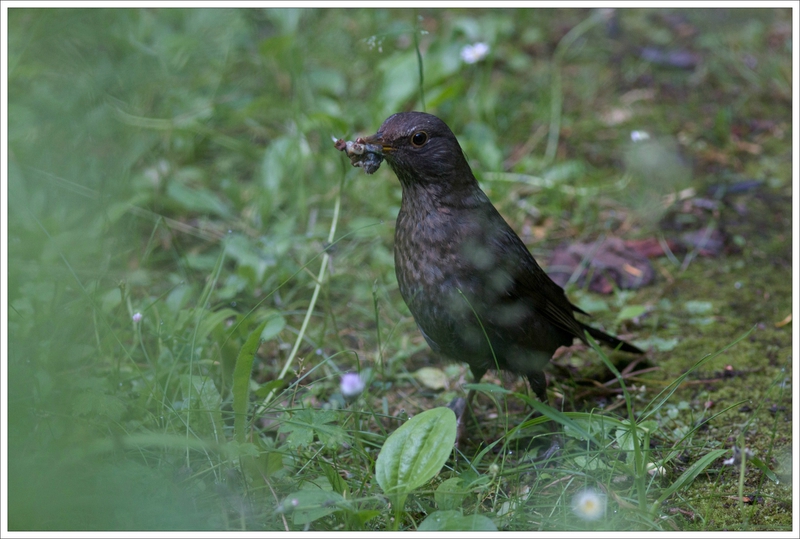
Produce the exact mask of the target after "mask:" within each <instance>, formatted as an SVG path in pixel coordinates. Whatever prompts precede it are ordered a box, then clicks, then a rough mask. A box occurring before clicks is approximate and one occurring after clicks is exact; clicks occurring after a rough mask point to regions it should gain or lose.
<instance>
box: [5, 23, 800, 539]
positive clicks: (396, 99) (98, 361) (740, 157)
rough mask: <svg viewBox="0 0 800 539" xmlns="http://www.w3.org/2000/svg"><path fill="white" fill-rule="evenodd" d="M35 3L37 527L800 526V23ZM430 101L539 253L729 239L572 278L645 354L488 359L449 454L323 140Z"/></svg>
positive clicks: (18, 519)
mask: <svg viewBox="0 0 800 539" xmlns="http://www.w3.org/2000/svg"><path fill="white" fill-rule="evenodd" d="M8 13H9V20H8V28H9V36H8V40H9V54H8V58H9V72H8V88H9V107H8V111H7V114H8V124H9V130H8V131H9V137H8V138H9V140H8V155H9V163H8V200H9V202H8V211H9V214H8V249H9V261H8V283H9V286H8V294H9V297H8V299H7V301H8V307H9V308H8V313H9V316H8V336H9V350H8V361H7V364H8V377H7V380H8V462H9V466H8V470H9V477H8V500H7V503H8V519H9V520H8V523H9V528H10V529H11V530H145V529H163V530H186V529H198V530H231V531H238V530H304V529H308V530H414V529H423V530H447V529H449V530H452V529H475V530H491V529H498V530H537V531H551V530H567V531H575V530H598V529H602V530H666V531H670V530H691V531H695V530H741V531H753V530H778V531H787V530H791V529H792V517H793V515H792V510H791V499H792V485H791V467H792V457H791V448H792V442H793V441H792V439H791V422H792V398H791V393H792V390H791V387H792V384H793V380H792V357H791V343H792V333H791V332H792V324H793V323H796V321H794V322H790V321H788V320H786V318H787V316H788V315H790V313H791V309H792V283H791V274H792V273H791V272H792V266H791V265H792V257H791V241H792V231H791V227H790V225H791V204H792V202H791V198H792V179H791V165H792V155H791V140H792V136H793V133H792V125H791V106H792V100H791V98H792V92H791V73H792V68H791V52H792V51H791V47H792V25H791V12H790V11H788V10H780V9H761V10H742V9H736V10H722V9H715V10H699V9H694V10H684V9H679V10H639V9H630V10H619V11H616V12H614V11H607V10H606V11H593V10H583V9H569V10H499V9H497V10H449V9H448V10H419V11H415V10H409V9H402V10H400V9H394V10H389V9H379V10H369V9H347V10H333V9H332V10H322V9H273V10H251V9H247V10H244V9H237V10H234V9H214V10H203V9H196V10H191V9H186V10H183V9H11V10H9V12H8ZM478 42H483V43H486V44H487V45H488V46H489V49H488V55H486V56H485V57H482V58H479V56H480V53H479V51H478V50H477V49H475V50H473V58H472V59H475V60H477V61H475V62H473V63H468V62H466V61H465V60H463V59H462V58H461V56H460V53H461V51H462V49H463V48H464V47H465V46H469V45H474V44H475V43H478ZM422 108H424V109H425V110H427V111H428V112H432V113H435V114H437V115H438V116H440V117H442V118H443V119H444V120H445V121H446V122H447V123H448V124H449V125H450V126H451V127H452V129H453V130H454V132H455V133H456V135H457V136H458V137H459V140H460V142H461V143H462V146H463V147H464V149H465V151H466V153H467V155H468V157H469V159H470V162H471V164H472V166H473V169H474V170H475V172H476V175H477V176H478V178H479V180H480V181H481V183H482V185H483V187H484V188H485V190H486V192H487V194H488V195H489V196H490V197H491V198H492V200H493V201H494V202H495V204H496V205H497V207H498V209H499V210H500V211H501V213H503V215H504V216H505V217H506V218H507V219H508V220H509V222H510V223H511V224H512V225H513V227H514V228H515V229H516V230H517V231H519V232H520V235H521V237H522V238H523V240H525V241H526V243H528V245H529V246H530V248H531V250H532V252H533V253H534V254H535V255H536V256H537V258H538V259H539V260H540V262H541V263H542V264H543V265H544V266H546V265H547V261H548V258H549V256H550V255H551V253H552V252H553V251H554V250H555V249H556V248H557V247H558V246H559V244H562V243H564V242H579V241H580V242H591V241H594V240H596V239H598V238H603V237H621V238H624V239H642V240H645V239H653V240H659V241H660V243H659V241H656V243H658V244H660V245H667V244H668V245H672V246H675V245H677V244H676V243H668V242H678V243H679V242H680V238H681V237H684V238H685V237H686V236H687V234H688V235H691V234H694V236H695V237H696V236H698V234H699V235H700V236H704V237H706V238H712V239H715V240H718V242H719V248H718V249H705V250H704V249H701V248H700V247H698V245H697V242H694V243H692V242H691V241H690V242H689V244H688V247H686V248H685V249H684V250H681V249H673V248H671V249H668V250H667V252H666V255H664V256H660V257H657V258H654V259H653V260H652V263H653V265H654V267H655V275H656V280H655V281H654V282H653V283H652V284H651V285H649V286H646V287H644V288H640V289H638V290H622V289H615V290H614V291H613V292H612V294H610V295H605V296H603V295H598V294H595V293H592V292H590V291H589V290H588V289H585V288H581V287H579V286H577V285H576V284H571V285H570V286H569V287H568V292H569V295H570V297H571V298H572V299H573V300H574V301H575V302H576V303H577V304H578V305H580V306H581V307H582V308H584V309H585V310H587V311H589V312H592V313H593V318H594V320H593V323H595V324H598V325H602V326H603V327H605V328H606V329H608V330H610V331H613V332H617V333H619V334H621V335H622V336H623V337H624V338H630V339H632V340H633V341H634V342H635V343H637V344H638V345H640V346H643V347H649V348H650V350H651V351H650V353H649V354H648V357H647V360H646V361H645V362H644V363H641V364H638V365H634V366H633V367H632V368H630V369H628V368H626V367H627V365H626V363H625V362H626V361H630V360H631V358H630V357H628V356H625V355H624V354H619V355H618V354H614V353H608V352H607V351H605V352H604V351H601V350H595V349H593V348H590V347H586V346H579V345H576V346H575V347H573V348H572V349H570V351H568V352H566V353H564V354H561V355H559V356H558V357H557V358H555V359H554V364H555V365H554V366H553V367H552V368H551V369H550V374H552V377H551V380H552V382H551V389H550V393H551V396H552V399H551V400H552V403H551V404H553V406H554V407H552V408H551V407H550V406H546V405H544V404H542V403H539V402H538V401H537V400H536V399H535V398H533V397H532V396H529V395H528V394H527V391H526V388H525V384H524V381H523V380H517V379H513V378H498V377H496V376H495V377H492V376H487V377H486V378H485V379H484V381H483V383H481V384H477V385H475V386H471V387H475V388H477V389H478V392H479V393H478V397H477V399H476V402H475V405H474V409H475V416H477V419H478V424H477V425H476V424H475V422H474V421H473V420H472V419H471V418H468V419H467V421H468V423H467V425H466V428H465V429H464V431H465V432H464V433H462V435H461V436H462V437H461V441H460V443H459V444H458V446H457V448H453V445H452V433H453V431H454V429H455V425H454V418H453V416H452V414H450V412H449V411H447V410H444V409H442V408H441V407H442V406H444V405H446V404H447V403H448V402H450V400H451V399H452V398H453V397H456V396H463V395H464V390H463V387H462V386H463V385H464V384H466V383H469V382H471V381H472V380H471V379H470V376H469V373H468V370H467V369H466V368H465V367H464V366H463V365H460V364H443V363H441V362H440V361H439V360H438V359H437V358H436V357H434V356H433V355H432V354H431V352H430V351H429V349H428V348H427V345H426V344H425V342H424V340H423V338H422V336H421V335H420V334H419V332H418V331H417V329H416V326H415V324H414V322H413V319H412V318H411V317H410V315H409V313H408V310H407V309H406V307H405V305H404V303H403V301H402V299H401V298H400V295H399V293H398V290H397V285H396V280H395V277H394V267H393V258H392V234H393V223H394V218H395V215H396V213H397V209H398V206H399V200H400V198H399V194H400V185H399V183H398V182H397V181H396V179H395V178H394V176H393V174H392V173H391V171H390V170H389V168H388V167H382V168H381V170H380V171H378V172H377V173H376V174H375V175H372V176H367V175H365V174H364V173H363V171H361V170H360V169H354V168H352V167H351V166H350V164H349V162H348V161H347V159H346V157H345V156H344V155H343V154H341V153H340V152H338V151H336V150H335V149H334V147H333V143H332V141H331V137H332V136H335V137H337V138H338V137H343V138H346V139H353V138H354V137H355V136H357V135H360V134H371V133H373V132H374V131H375V130H376V129H377V127H378V126H379V125H380V124H381V122H382V121H383V120H384V119H385V118H386V117H387V116H388V115H389V114H391V113H393V112H397V111H401V110H414V109H416V110H419V109H422ZM632 132H636V133H637V134H636V135H634V136H633V139H632ZM634 139H636V140H634ZM748 182H749V183H748ZM754 182H758V183H754ZM669 196H671V197H672V198H671V200H672V201H673V202H672V203H671V204H665V203H664V200H665V197H669ZM4 301H5V299H4ZM606 354H607V355H606ZM345 373H359V375H360V378H355V379H354V378H350V379H349V380H348V384H352V385H345V384H343V385H341V386H340V380H341V379H342V375H343V374H345ZM362 382H363V385H364V387H363V392H361V391H360V390H361V388H360V387H356V386H358V385H359V384H360V383H362ZM426 410H430V411H429V412H426ZM410 417H414V418H419V419H416V420H415V421H414V422H409V421H407V420H408V419H409V418H410ZM554 424H556V425H558V429H557V430H558V432H559V433H558V434H555V432H554V429H552V428H551V426H552V425H554ZM412 429H413V433H414V434H413V435H411V434H409V433H410V432H411V431H412ZM420 433H422V434H420ZM554 436H557V438H554ZM403 437H405V438H403ZM554 439H556V440H558V441H559V443H560V444H561V449H560V450H559V451H556V452H550V451H548V448H549V447H550V444H551V442H552V441H553V440H554ZM403 440H411V441H412V442H414V443H412V444H411V445H408V444H406V445H403V443H402V441H403ZM414 444H417V445H414ZM734 447H738V448H739V453H740V455H744V456H746V458H737V459H733V457H734V452H733V448H734ZM726 459H731V460H730V464H725V461H726ZM442 463H444V464H442ZM376 466H377V468H378V470H377V472H376ZM576 515H577V517H580V518H576Z"/></svg>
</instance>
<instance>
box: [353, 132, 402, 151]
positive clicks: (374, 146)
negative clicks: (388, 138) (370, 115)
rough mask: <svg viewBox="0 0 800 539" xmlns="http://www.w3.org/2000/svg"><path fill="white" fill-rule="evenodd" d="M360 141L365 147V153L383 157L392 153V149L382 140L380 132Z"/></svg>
mask: <svg viewBox="0 0 800 539" xmlns="http://www.w3.org/2000/svg"><path fill="white" fill-rule="evenodd" d="M361 140H363V141H364V143H365V144H366V145H367V151H370V152H373V153H377V154H380V155H384V156H385V155H386V154H389V153H392V152H393V151H394V147H392V146H391V145H390V144H388V143H387V142H385V141H384V140H383V137H382V136H381V133H380V132H378V133H375V134H374V135H370V136H368V137H364V138H363V139H361Z"/></svg>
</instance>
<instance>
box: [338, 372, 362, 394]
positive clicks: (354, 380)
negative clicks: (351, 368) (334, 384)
mask: <svg viewBox="0 0 800 539" xmlns="http://www.w3.org/2000/svg"><path fill="white" fill-rule="evenodd" d="M339 388H340V389H341V390H342V395H344V396H345V398H353V397H357V396H359V395H360V394H361V392H362V391H364V380H362V379H361V375H359V374H357V373H354V372H348V373H346V374H344V375H343V376H342V381H341V383H340V384H339Z"/></svg>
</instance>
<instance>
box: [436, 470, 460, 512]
mask: <svg viewBox="0 0 800 539" xmlns="http://www.w3.org/2000/svg"><path fill="white" fill-rule="evenodd" d="M468 493H469V490H467V489H466V488H464V480H463V479H461V478H460V477H451V478H450V479H447V480H446V481H443V482H442V484H441V485H439V486H438V487H437V488H436V492H434V493H433V498H434V499H435V500H436V505H438V506H439V509H441V510H451V509H459V508H461V505H462V504H463V503H464V498H466V497H467V494H468Z"/></svg>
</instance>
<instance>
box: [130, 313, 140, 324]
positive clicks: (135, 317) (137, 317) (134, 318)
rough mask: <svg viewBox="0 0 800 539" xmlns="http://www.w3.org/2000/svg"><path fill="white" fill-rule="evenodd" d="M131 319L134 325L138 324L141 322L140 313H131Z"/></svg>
mask: <svg viewBox="0 0 800 539" xmlns="http://www.w3.org/2000/svg"><path fill="white" fill-rule="evenodd" d="M131 318H133V321H134V323H136V322H140V321H141V320H142V313H133V316H132V317H131Z"/></svg>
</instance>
